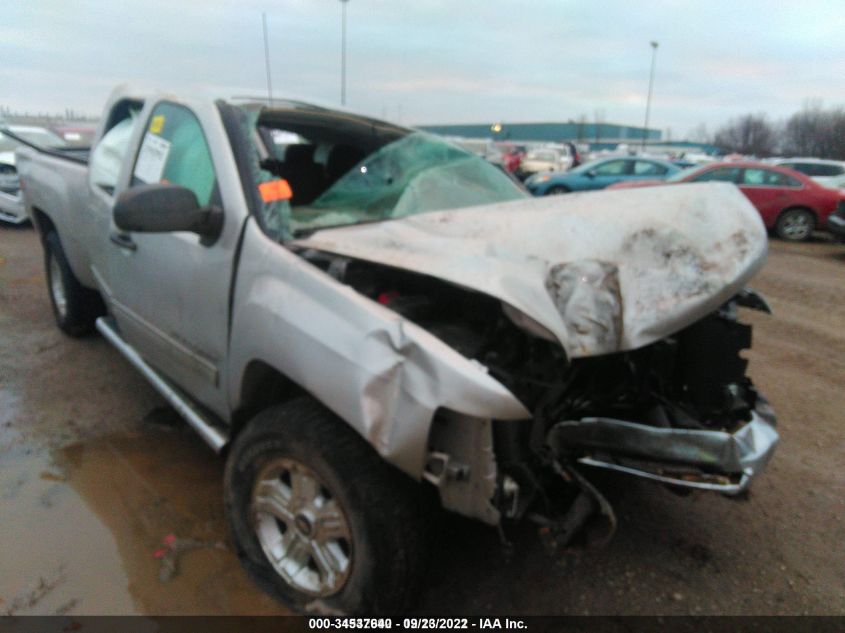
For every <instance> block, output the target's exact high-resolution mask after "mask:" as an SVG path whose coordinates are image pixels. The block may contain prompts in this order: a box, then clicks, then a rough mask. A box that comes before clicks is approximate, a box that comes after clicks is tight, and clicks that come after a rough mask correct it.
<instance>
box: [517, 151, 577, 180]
mask: <svg viewBox="0 0 845 633" xmlns="http://www.w3.org/2000/svg"><path fill="white" fill-rule="evenodd" d="M571 166H572V156H570V155H569V152H568V151H567V150H566V149H560V148H556V147H540V148H537V149H533V150H531V151H530V152H528V153H527V154H526V155H525V158H523V159H522V164H521V165H520V169H521V171H522V172H524V173H525V174H526V175H531V174H538V173H541V172H544V171H566V170H567V169H569V168H570V167H571Z"/></svg>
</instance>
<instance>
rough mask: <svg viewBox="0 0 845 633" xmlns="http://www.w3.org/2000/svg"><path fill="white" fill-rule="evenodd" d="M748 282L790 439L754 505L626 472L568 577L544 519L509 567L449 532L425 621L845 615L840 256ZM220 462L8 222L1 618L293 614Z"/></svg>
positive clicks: (818, 253)
mask: <svg viewBox="0 0 845 633" xmlns="http://www.w3.org/2000/svg"><path fill="white" fill-rule="evenodd" d="M753 285H754V286H755V287H756V288H757V289H759V290H761V291H762V292H763V293H764V294H765V295H766V296H767V297H768V298H769V300H770V302H771V304H772V307H773V308H774V311H775V315H774V316H773V317H769V316H766V315H762V314H759V313H750V312H745V311H744V312H743V317H744V318H745V319H746V320H749V321H751V322H753V324H754V326H755V332H754V337H755V341H754V349H753V350H752V351H751V352H750V358H751V369H750V371H751V375H752V376H753V378H754V380H755V381H756V382H757V384H758V385H759V387H760V388H761V389H762V390H763V391H764V392H765V393H766V394H767V395H768V396H769V397H770V399H771V400H772V403H773V405H774V406H775V409H776V411H777V412H778V414H779V417H780V432H781V436H782V442H781V446H780V448H779V450H778V452H777V454H776V456H775V459H774V461H773V462H772V463H771V464H770V466H769V469H768V471H767V472H766V473H765V475H764V476H763V477H762V478H761V479H760V480H759V481H758V482H756V485H755V487H754V490H753V493H752V495H751V498H750V500H748V501H745V502H737V501H731V500H728V499H726V498H722V497H719V496H715V495H707V494H695V495H692V496H687V497H678V496H676V495H674V494H672V493H670V492H669V491H667V490H666V489H664V488H662V487H659V486H657V485H653V484H649V483H645V482H640V481H636V480H632V479H629V478H625V477H612V478H610V479H609V480H605V481H604V485H606V486H609V487H610V488H611V493H610V494H611V496H612V498H613V500H614V502H615V504H616V509H617V512H618V514H619V519H620V524H619V530H618V533H617V535H616V538H615V539H614V540H613V542H612V543H611V544H610V545H609V546H608V547H607V548H606V549H604V550H602V551H600V552H596V553H592V554H589V555H586V556H583V557H582V558H581V559H580V560H578V561H577V562H575V563H570V564H568V565H567V566H565V567H564V566H559V565H556V564H555V563H554V562H552V561H551V560H550V559H548V558H547V556H546V554H545V552H544V550H543V548H542V546H541V544H540V542H539V541H538V539H537V538H536V535H535V533H534V531H533V529H531V528H530V527H525V528H522V529H520V530H517V531H516V532H515V533H512V534H511V538H513V539H514V548H513V553H512V554H511V556H510V557H505V556H504V555H503V554H502V549H501V548H500V546H499V540H498V536H497V534H496V532H495V531H493V530H491V529H488V528H485V527H483V526H480V525H477V524H474V523H471V522H468V521H463V520H460V519H448V520H446V522H445V526H446V529H445V533H444V536H443V538H442V539H441V542H440V545H439V547H438V548H437V551H436V552H435V553H434V555H433V557H432V564H431V567H432V569H431V572H430V576H429V579H428V583H427V587H428V589H427V590H426V592H425V593H424V594H423V595H422V596H420V602H419V606H418V611H419V612H420V613H433V614H447V613H448V614H463V615H467V614H477V615H482V614H503V613H509V614H689V613H692V614H839V615H842V614H845V521H843V519H845V245H840V244H834V243H831V242H829V241H828V240H826V239H825V238H824V237H823V236H820V237H818V238H817V239H816V240H814V241H813V242H811V243H806V244H797V245H792V244H784V243H780V242H773V243H772V245H771V256H770V259H769V262H768V263H767V265H766V267H765V269H764V270H763V271H762V272H761V273H760V274H759V276H758V277H757V279H756V280H755V281H754V284H753ZM222 471H223V462H222V460H221V459H220V458H218V457H217V456H216V455H214V454H213V453H212V452H211V451H210V450H209V449H207V448H206V447H205V445H203V444H202V442H201V441H200V440H199V439H198V438H197V437H196V436H195V435H194V434H193V432H191V431H190V430H188V429H186V427H185V426H184V425H183V424H182V423H181V422H180V421H179V420H178V418H177V417H176V416H175V414H174V413H173V412H172V411H171V410H170V409H168V408H167V407H166V406H165V405H164V403H163V401H162V400H161V399H160V398H159V397H158V396H157V395H156V394H155V393H154V392H153V390H152V389H151V388H150V387H149V386H148V385H147V384H146V383H145V382H144V380H143V379H142V378H141V377H140V375H139V374H137V373H136V372H135V371H134V370H133V369H132V368H131V367H130V366H129V365H128V364H127V363H126V362H125V361H124V360H123V359H122V358H121V357H120V356H119V355H118V353H117V352H116V351H114V350H113V349H111V348H110V347H109V345H108V344H107V343H106V342H105V341H104V340H103V339H101V338H99V337H96V336H94V337H91V338H87V339H84V340H73V339H69V338H67V337H65V336H63V335H62V334H61V333H60V332H59V331H58V330H57V329H56V327H55V326H54V324H53V320H52V315H51V312H50V307H49V303H48V299H47V294H46V290H45V286H44V279H43V273H42V262H41V249H40V246H39V243H38V240H37V238H36V235H35V233H34V231H33V230H32V229H31V228H29V227H24V228H12V227H5V226H3V227H0V568H2V573H0V614H4V613H12V614H52V613H64V614H129V613H143V614H276V613H285V611H284V609H283V608H282V607H280V606H278V605H277V604H276V603H274V602H273V601H272V600H270V599H269V598H267V597H266V596H264V595H263V594H262V593H260V592H259V591H258V590H257V589H256V588H255V587H254V586H253V585H252V583H251V582H250V581H249V580H248V579H247V578H246V576H245V574H244V573H243V572H242V570H241V569H240V567H239V565H238V562H237V560H236V558H235V556H234V555H233V554H232V552H231V550H230V549H229V548H228V546H227V540H226V539H227V536H226V527H225V521H224V516H223V509H222V500H221V479H222ZM171 535H172V536H171ZM174 538H175V539H176V540H175V542H173V543H172V544H171V545H169V544H168V541H173V539H174ZM174 548H175V549H174Z"/></svg>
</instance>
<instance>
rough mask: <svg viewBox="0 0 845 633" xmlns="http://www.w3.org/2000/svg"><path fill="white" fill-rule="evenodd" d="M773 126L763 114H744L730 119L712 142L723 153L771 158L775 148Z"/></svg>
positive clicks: (775, 137) (776, 138)
mask: <svg viewBox="0 0 845 633" xmlns="http://www.w3.org/2000/svg"><path fill="white" fill-rule="evenodd" d="M777 140H778V135H777V132H776V130H775V126H774V125H773V124H771V123H770V122H769V120H768V119H767V118H766V115H765V114H746V115H743V116H740V117H737V118H735V119H732V120H731V121H729V122H728V124H727V125H725V126H724V127H722V128H719V130H718V131H717V132H716V135H715V137H714V142H715V143H716V145H718V146H719V147H720V148H721V149H722V150H724V151H725V152H736V153H738V154H746V155H751V156H761V157H762V156H771V154H772V153H773V152H774V150H775V147H776V146H777Z"/></svg>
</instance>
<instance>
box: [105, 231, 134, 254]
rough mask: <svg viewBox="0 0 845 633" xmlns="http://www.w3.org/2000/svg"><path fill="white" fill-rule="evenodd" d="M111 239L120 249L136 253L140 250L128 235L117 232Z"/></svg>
mask: <svg viewBox="0 0 845 633" xmlns="http://www.w3.org/2000/svg"><path fill="white" fill-rule="evenodd" d="M109 239H110V240H111V241H112V243H113V244H117V245H118V246H120V248H125V249H127V250H130V251H134V250H137V249H138V245H137V244H136V243H135V242H133V241H132V238H131V237H129V236H128V235H127V234H126V233H118V232H117V231H115V232H114V233H112V234H110V235H109Z"/></svg>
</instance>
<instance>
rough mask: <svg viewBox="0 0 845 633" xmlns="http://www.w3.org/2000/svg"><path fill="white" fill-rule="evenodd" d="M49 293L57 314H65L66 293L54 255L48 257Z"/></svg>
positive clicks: (61, 315) (63, 315)
mask: <svg viewBox="0 0 845 633" xmlns="http://www.w3.org/2000/svg"><path fill="white" fill-rule="evenodd" d="M50 294H51V295H52V297H53V303H54V304H55V306H56V311H57V312H58V313H59V316H60V317H62V318H64V317H65V316H67V294H66V293H65V286H64V282H63V280H62V269H61V268H60V267H59V262H58V261H57V260H56V257H55V256H51V257H50Z"/></svg>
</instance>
